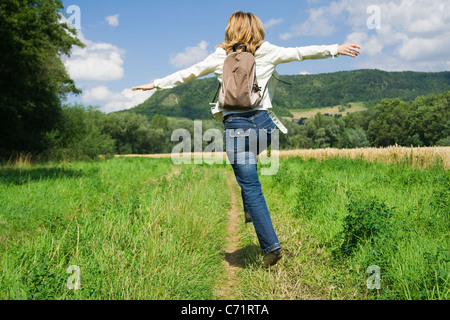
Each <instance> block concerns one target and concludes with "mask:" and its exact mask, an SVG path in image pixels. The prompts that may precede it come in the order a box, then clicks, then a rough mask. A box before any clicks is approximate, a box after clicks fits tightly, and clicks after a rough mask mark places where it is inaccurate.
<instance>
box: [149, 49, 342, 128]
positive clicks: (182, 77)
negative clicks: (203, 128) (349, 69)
mask: <svg viewBox="0 0 450 320" xmlns="http://www.w3.org/2000/svg"><path fill="white" fill-rule="evenodd" d="M226 55H227V54H226V51H225V50H224V49H223V48H220V47H218V48H217V49H216V51H215V52H214V53H212V54H211V55H209V56H208V57H207V58H206V59H205V60H203V61H201V62H199V63H197V64H195V65H194V66H192V67H190V68H187V69H184V70H181V71H178V72H175V73H173V74H171V75H169V76H167V77H165V78H162V79H158V80H155V81H154V84H155V87H156V89H157V90H162V89H171V88H174V87H176V86H180V85H183V84H186V83H188V82H190V81H193V80H195V79H198V78H201V77H204V76H206V75H208V74H211V73H214V74H215V75H216V77H217V79H218V80H219V81H220V83H222V74H223V63H224V61H225V58H226ZM335 56H338V45H337V44H335V45H329V46H307V47H298V48H284V47H278V46H276V45H273V44H271V43H269V42H267V41H266V42H264V43H263V44H262V45H261V47H260V48H259V49H258V50H257V51H256V53H255V60H256V77H257V79H258V85H259V86H260V87H261V88H262V92H264V90H265V88H266V86H267V92H266V94H265V95H264V97H263V103H262V105H261V107H259V108H256V109H254V110H268V109H272V97H273V95H274V91H275V82H276V80H273V78H272V75H273V74H275V75H277V73H276V70H275V69H276V66H277V65H279V64H281V63H287V62H292V61H302V60H306V59H324V58H329V57H335ZM211 112H212V113H213V114H214V116H215V118H216V119H217V120H221V119H222V117H223V116H226V115H227V114H230V113H236V111H227V110H223V109H221V108H220V107H219V106H218V104H216V105H215V106H214V107H213V108H212V109H211Z"/></svg>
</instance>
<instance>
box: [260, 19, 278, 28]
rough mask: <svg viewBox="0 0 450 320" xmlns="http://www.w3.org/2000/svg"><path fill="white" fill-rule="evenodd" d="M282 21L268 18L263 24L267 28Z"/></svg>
mask: <svg viewBox="0 0 450 320" xmlns="http://www.w3.org/2000/svg"><path fill="white" fill-rule="evenodd" d="M282 22H283V19H281V18H280V19H270V20H269V21H267V22H266V23H264V26H265V27H266V28H267V29H269V28H272V27H274V26H276V25H277V24H280V23H282Z"/></svg>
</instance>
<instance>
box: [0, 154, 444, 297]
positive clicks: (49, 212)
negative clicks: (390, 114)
mask: <svg viewBox="0 0 450 320" xmlns="http://www.w3.org/2000/svg"><path fill="white" fill-rule="evenodd" d="M315 157H316V158H320V157H318V156H317V154H316V156H315ZM309 158H311V159H309ZM400 158H401V157H400ZM320 159H322V160H321V161H319V160H316V159H315V158H312V157H306V156H303V158H301V157H298V156H295V155H290V157H286V158H285V157H282V159H281V163H280V170H279V172H278V174H277V175H274V176H263V177H262V178H261V179H262V184H263V189H264V190H263V191H264V193H265V196H266V200H267V203H268V206H269V209H270V211H271V214H272V219H273V221H274V226H275V229H276V230H277V233H278V235H279V238H280V242H281V243H282V245H283V248H284V249H285V253H286V255H285V258H284V259H283V260H282V261H280V263H279V264H277V265H276V266H275V267H273V268H271V269H268V270H267V269H264V268H263V267H262V259H263V256H262V253H261V250H260V249H259V247H258V243H257V239H256V237H255V235H254V230H253V226H252V225H251V224H244V218H243V214H242V203H241V200H240V196H239V195H240V193H239V190H238V186H237V184H236V182H235V181H234V180H233V179H232V178H233V175H232V171H231V168H230V167H229V166H226V165H206V164H204V165H183V166H174V165H173V164H172V162H171V159H155V158H115V159H111V160H102V161H98V162H91V163H81V162H79V163H65V164H47V165H30V164H26V163H22V164H21V163H19V164H14V165H6V166H3V167H0V194H1V197H0V298H1V299H153V300H159V299H168V300H185V299H195V300H203V299H206V300H219V299H244V300H254V299H256V300H260V299H262V300H265V299H267V300H271V299H295V300H297V299H354V300H360V299H443V300H445V299H449V298H450V294H449V290H450V283H449V280H450V279H449V271H450V268H449V264H450V249H449V248H450V246H449V237H448V230H449V229H450V228H449V227H450V217H449V215H450V210H449V200H450V191H449V190H450V174H449V171H448V170H446V169H445V167H444V163H445V161H444V160H441V161H436V160H434V161H429V162H430V163H432V164H431V165H422V166H420V165H417V164H416V165H415V166H412V165H411V164H412V163H408V162H398V163H396V164H394V163H385V162H383V161H382V160H381V161H380V159H378V161H373V162H372V161H367V160H364V159H363V158H362V157H359V158H358V157H356V159H349V158H337V157H336V155H333V156H331V155H330V156H328V157H321V158H320ZM70 266H76V267H75V268H76V269H73V267H72V268H69V267H70ZM371 266H376V267H377V268H378V270H379V276H380V279H381V282H380V283H379V289H373V288H369V287H368V284H367V280H368V279H369V280H370V277H371V273H367V269H368V268H369V267H371ZM73 270H78V271H77V272H74V271H73ZM75 276H76V277H75ZM74 279H79V280H80V287H79V288H77V290H75V289H74V286H73V285H74V284H75V285H76V281H75V280H74ZM372 279H373V278H372Z"/></svg>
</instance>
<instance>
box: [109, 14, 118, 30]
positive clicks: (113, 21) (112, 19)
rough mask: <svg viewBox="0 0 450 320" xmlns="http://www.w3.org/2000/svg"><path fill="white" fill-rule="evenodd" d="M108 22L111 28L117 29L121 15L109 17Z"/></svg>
mask: <svg viewBox="0 0 450 320" xmlns="http://www.w3.org/2000/svg"><path fill="white" fill-rule="evenodd" d="M106 21H107V22H108V24H109V25H110V26H111V27H117V26H118V25H119V15H118V14H115V15H113V16H108V17H106Z"/></svg>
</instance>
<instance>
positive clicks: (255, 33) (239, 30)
mask: <svg viewBox="0 0 450 320" xmlns="http://www.w3.org/2000/svg"><path fill="white" fill-rule="evenodd" d="M265 29H266V28H265V27H264V24H263V23H262V22H261V20H260V19H259V18H258V17H257V16H255V15H254V14H253V13H250V12H248V13H245V12H242V11H236V12H235V13H233V14H232V15H231V17H230V19H229V20H228V26H227V28H226V29H225V41H224V42H222V43H220V44H219V45H218V47H221V48H223V49H224V50H225V51H226V52H227V53H230V52H233V50H234V48H235V46H236V47H239V48H238V49H237V50H236V51H242V50H243V48H242V46H244V47H245V49H246V51H247V52H250V53H252V54H255V52H256V50H258V48H259V47H260V46H261V45H262V43H263V42H264V38H265V36H266V33H265V31H264V30H265Z"/></svg>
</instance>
